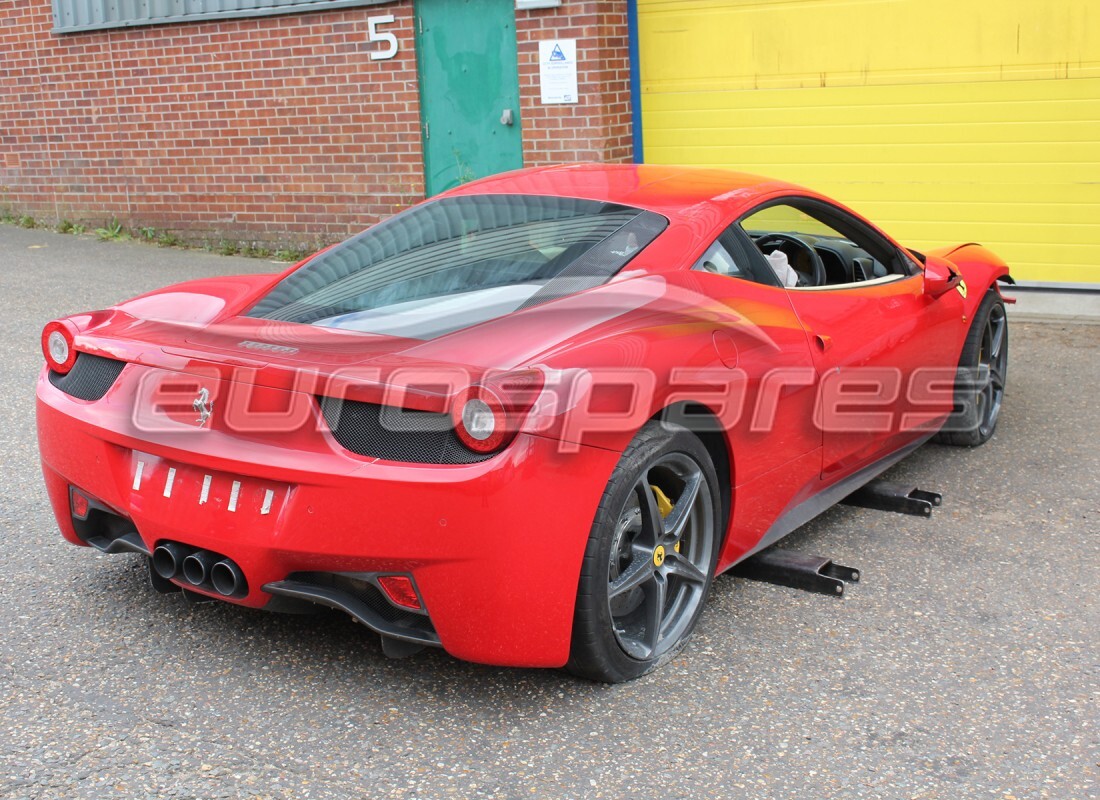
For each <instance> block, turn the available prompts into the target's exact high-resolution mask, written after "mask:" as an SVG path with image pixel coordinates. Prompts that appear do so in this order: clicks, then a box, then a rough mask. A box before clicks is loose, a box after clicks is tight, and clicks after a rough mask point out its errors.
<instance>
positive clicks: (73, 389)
mask: <svg viewBox="0 0 1100 800" xmlns="http://www.w3.org/2000/svg"><path fill="white" fill-rule="evenodd" d="M125 366H126V362H125V361H118V360H116V359H113V358H104V357H103V356H93V355H91V354H89V353H77V355H76V363H74V364H73V368H72V369H71V370H69V371H68V373H67V374H65V375H62V374H61V373H60V372H54V371H53V370H52V369H51V370H50V371H49V379H50V383H52V384H53V385H54V386H56V387H57V388H58V389H60V390H61V391H63V392H64V393H65V394H67V395H69V396H70V397H75V398H77V399H78V400H101V399H102V398H103V396H104V395H105V394H107V391H108V390H109V389H110V388H111V387H112V386H114V383H115V381H116V380H118V376H119V375H120V374H121V373H122V370H123V368H124V367H125Z"/></svg>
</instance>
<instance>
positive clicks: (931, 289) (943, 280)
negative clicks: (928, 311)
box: [924, 256, 962, 297]
mask: <svg viewBox="0 0 1100 800" xmlns="http://www.w3.org/2000/svg"><path fill="white" fill-rule="evenodd" d="M961 282H962V276H961V275H960V274H959V272H958V269H957V268H956V267H955V265H954V264H952V263H951V262H950V261H948V260H947V259H946V258H940V257H939V256H927V257H926V258H925V261H924V293H925V294H928V295H931V296H932V297H939V296H940V295H941V294H945V293H946V292H949V291H951V290H952V289H954V288H955V287H956V286H958V285H959V284H960V283H961Z"/></svg>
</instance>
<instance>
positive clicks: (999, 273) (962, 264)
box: [928, 242, 1015, 318]
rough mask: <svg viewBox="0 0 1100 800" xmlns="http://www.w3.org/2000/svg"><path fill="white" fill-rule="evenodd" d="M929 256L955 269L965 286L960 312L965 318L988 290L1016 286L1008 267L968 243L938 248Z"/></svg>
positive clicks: (996, 256)
mask: <svg viewBox="0 0 1100 800" xmlns="http://www.w3.org/2000/svg"><path fill="white" fill-rule="evenodd" d="M928 254H929V255H934V256H939V257H940V258H945V259H947V260H948V261H950V262H951V263H952V264H954V265H955V266H956V267H957V268H958V271H959V274H961V275H962V277H963V281H965V283H966V289H965V294H964V295H963V308H964V310H965V311H966V315H967V317H968V318H969V317H972V316H973V314H974V312H975V311H976V310H977V308H978V305H979V304H980V303H981V302H982V298H983V297H985V293H986V292H987V291H988V290H989V288H990V287H991V286H995V285H996V284H997V282H998V281H1003V282H1005V283H1015V281H1014V280H1013V279H1012V275H1011V274H1010V273H1009V267H1008V264H1006V263H1005V262H1004V261H1003V260H1002V259H1001V257H1000V256H998V255H997V254H996V253H994V252H993V251H992V250H989V249H987V248H985V247H982V246H981V245H980V244H975V243H974V242H970V243H967V244H960V245H955V246H954V247H941V248H938V249H936V250H929V251H928ZM999 291H1000V290H999V289H998V292H999ZM960 293H962V292H960Z"/></svg>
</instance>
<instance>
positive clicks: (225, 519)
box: [37, 378, 619, 666]
mask: <svg viewBox="0 0 1100 800" xmlns="http://www.w3.org/2000/svg"><path fill="white" fill-rule="evenodd" d="M112 402H119V403H121V402H122V401H114V400H113V398H112V396H111V395H110V394H109V395H108V396H107V397H106V398H104V400H102V401H99V402H95V403H87V402H83V401H75V400H73V399H72V398H70V397H68V396H67V395H65V394H63V393H61V392H59V391H58V390H57V389H56V388H55V387H53V386H51V385H50V384H49V382H48V381H46V380H45V379H44V378H43V379H40V380H39V385H38V403H37V415H38V434H39V446H40V450H41V456H42V469H43V474H44V477H45V482H46V487H47V489H48V491H49V496H50V500H51V503H52V505H53V509H54V513H55V515H56V517H57V520H58V524H59V526H60V528H61V532H62V534H63V536H64V537H65V538H66V539H67V540H69V541H70V542H73V543H74V544H82V545H83V544H87V542H85V541H84V540H82V539H81V537H80V536H79V535H78V534H77V531H76V529H75V528H74V525H73V519H72V512H71V509H70V496H69V492H70V486H74V487H77V488H79V489H80V490H81V491H83V492H85V493H87V494H89V495H91V496H92V497H93V498H95V499H96V500H97V501H98V502H100V503H102V504H103V505H105V506H107V507H108V508H110V509H112V510H113V511H115V512H117V513H118V514H119V515H120V516H122V517H125V518H127V519H129V520H130V521H132V523H133V525H134V527H135V528H136V530H137V532H138V535H139V536H140V538H141V541H142V542H143V543H144V545H145V547H146V548H147V549H148V550H149V551H152V550H153V549H154V548H155V547H156V545H157V544H158V543H160V542H161V541H164V540H171V541H176V542H181V543H184V544H186V545H190V546H192V547H195V548H205V549H209V550H212V551H214V552H217V553H221V554H224V555H225V556H228V557H229V558H231V559H233V561H235V562H236V563H237V564H238V565H239V566H240V567H241V569H242V570H243V571H244V574H245V576H246V578H247V583H248V587H249V589H248V593H247V595H246V596H244V597H241V598H239V599H238V598H233V599H230V600H229V602H236V603H239V604H241V605H246V606H250V607H254V608H262V607H264V606H266V605H268V604H269V602H270V601H271V600H272V595H271V594H269V593H268V592H266V591H265V590H264V588H263V587H264V586H265V585H266V584H269V583H274V582H279V581H284V580H286V579H287V577H288V576H290V575H291V574H292V573H303V572H314V573H316V572H342V573H347V572H357V573H364V572H391V571H392V572H401V573H409V574H411V575H412V576H413V578H414V580H415V582H416V585H417V587H418V589H419V591H420V595H421V598H422V601H423V604H424V606H425V608H426V610H427V611H428V614H429V615H430V618H431V621H432V624H433V625H434V627H435V630H436V632H437V633H438V636H439V639H440V643H441V644H442V646H443V648H444V649H446V650H447V651H448V652H449V653H451V654H453V655H454V656H456V657H458V658H462V659H466V660H470V661H477V662H481V663H489V664H501V665H513V666H561V665H563V664H564V663H565V662H566V660H567V658H568V655H569V643H570V635H571V628H572V618H573V606H574V602H575V599H576V591H577V581H578V577H579V574H580V566H581V560H582V558H583V554H584V548H585V544H586V542H587V537H588V533H589V530H590V528H591V525H592V520H593V517H594V515H595V511H596V507H597V505H598V503H599V499H600V496H601V495H602V492H603V489H604V487H605V486H606V483H607V480H608V477H609V476H610V474H611V471H612V469H614V466H615V464H616V463H617V461H618V458H619V456H618V454H617V453H613V452H610V451H606V450H601V449H596V448H589V447H581V448H580V449H579V451H578V452H571V453H561V452H560V448H559V447H558V445H557V443H556V442H555V441H553V440H551V439H546V438H542V437H538V436H530V435H520V436H519V437H518V438H517V439H516V440H515V441H514V442H513V443H512V444H511V445H510V446H509V447H508V448H507V449H506V450H505V451H504V452H503V453H501V454H500V455H498V456H496V457H495V458H493V459H490V460H488V461H485V462H482V463H478V464H471V465H465V466H450V465H448V466H421V465H406V464H396V463H392V462H382V461H374V462H371V461H370V460H368V459H351V458H349V457H348V455H347V454H346V453H343V452H342V451H339V450H338V448H336V447H335V446H334V447H333V450H332V452H331V453H330V454H327V455H326V454H325V453H323V452H318V451H317V449H312V450H311V451H310V452H308V453H303V454H302V458H301V459H300V460H296V459H295V458H294V452H293V450H292V449H290V448H289V447H287V446H279V444H278V443H277V442H272V443H266V444H257V443H256V442H249V443H238V442H236V441H235V440H233V439H232V438H230V437H228V436H225V435H223V434H220V433H218V432H217V431H210V430H207V431H196V435H195V436H193V437H191V438H188V437H186V436H183V437H181V436H177V437H174V438H173V439H172V440H171V441H166V440H164V439H163V437H162V438H161V439H159V440H158V439H157V437H143V436H141V435H139V432H137V431H135V430H132V429H127V428H126V426H124V425H122V424H120V423H119V422H118V419H119V417H118V416H117V412H118V411H119V409H118V408H117V407H116V408H114V409H112V408H111V407H110V406H111V404H112ZM189 588H190V587H189ZM219 599H226V598H222V597H219Z"/></svg>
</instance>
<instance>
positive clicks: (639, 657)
mask: <svg viewBox="0 0 1100 800" xmlns="http://www.w3.org/2000/svg"><path fill="white" fill-rule="evenodd" d="M652 487H657V489H658V490H659V491H660V494H659V493H658V492H657V491H654V489H653V488H652ZM718 489H719V487H718V478H717V476H716V474H715V470H714V465H713V463H712V462H711V459H710V456H709V455H708V453H707V450H706V448H705V447H704V446H703V443H702V442H700V441H699V439H698V438H696V437H695V436H694V435H693V434H692V433H691V432H690V431H688V430H687V429H686V428H683V427H680V426H679V425H673V424H670V423H666V422H658V421H651V422H649V423H647V424H646V426H645V427H644V428H642V430H641V431H640V432H639V433H638V435H637V436H636V437H635V438H634V441H633V442H631V443H630V446H629V447H627V449H626V451H625V452H624V453H623V455H622V458H621V459H620V460H619V463H618V465H617V466H616V467H615V470H614V472H613V473H612V474H611V478H610V480H609V481H608V484H607V489H606V490H605V491H604V494H603V498H602V500H601V501H600V505H599V508H598V509H597V511H596V518H595V521H594V522H593V525H592V532H591V533H590V534H589V537H588V544H587V546H586V549H585V555H584V562H583V564H582V566H581V576H580V582H579V585H578V588H577V605H576V610H575V612H574V617H573V640H572V647H571V650H570V657H569V662H568V664H567V665H566V669H568V670H569V671H570V672H572V673H573V674H575V675H578V676H581V677H584V678H589V679H591V680H595V681H603V682H606V683H621V682H623V681H629V680H632V679H634V678H637V677H639V676H641V675H645V674H646V673H647V672H651V671H653V670H654V669H656V668H657V667H659V666H661V665H662V664H664V663H666V662H667V661H669V660H670V659H672V658H673V657H674V656H675V655H676V653H677V652H679V651H680V649H681V648H682V647H683V646H684V643H685V642H686V641H687V639H688V637H689V636H690V635H691V632H692V630H694V628H695V624H696V622H697V621H698V619H699V615H700V614H701V613H702V610H703V605H704V603H705V602H706V598H707V594H708V592H709V590H710V584H711V581H712V580H713V576H714V568H715V564H716V562H717V560H718V546H719V538H720V536H721V526H720V525H719V515H720V510H719V509H720V505H719V491H718ZM662 495H663V496H662ZM670 502H671V507H670V506H669V505H668V504H669V503H670ZM683 503H687V505H682V504H683Z"/></svg>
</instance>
